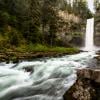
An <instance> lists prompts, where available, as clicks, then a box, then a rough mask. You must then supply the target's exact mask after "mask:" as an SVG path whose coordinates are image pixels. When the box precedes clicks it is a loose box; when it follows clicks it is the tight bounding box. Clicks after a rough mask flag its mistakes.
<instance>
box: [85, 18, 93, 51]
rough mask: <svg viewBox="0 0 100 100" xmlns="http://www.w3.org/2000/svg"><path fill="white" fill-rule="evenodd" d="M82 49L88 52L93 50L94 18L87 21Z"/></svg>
mask: <svg viewBox="0 0 100 100" xmlns="http://www.w3.org/2000/svg"><path fill="white" fill-rule="evenodd" d="M84 49H85V50H88V51H90V50H93V49H94V18H91V19H87V25H86V35H85V48H84Z"/></svg>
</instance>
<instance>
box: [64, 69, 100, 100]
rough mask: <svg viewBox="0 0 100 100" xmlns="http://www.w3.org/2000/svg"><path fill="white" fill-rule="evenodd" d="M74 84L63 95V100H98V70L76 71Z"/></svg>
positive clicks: (99, 95) (99, 79)
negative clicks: (76, 77)
mask: <svg viewBox="0 0 100 100" xmlns="http://www.w3.org/2000/svg"><path fill="white" fill-rule="evenodd" d="M77 76H78V79H77V81H76V83H75V84H74V85H73V86H72V87H71V88H70V89H69V91H67V92H66V93H65V94H64V100H100V69H82V70H78V71H77Z"/></svg>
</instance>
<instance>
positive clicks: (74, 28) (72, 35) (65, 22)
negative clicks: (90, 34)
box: [57, 10, 85, 46]
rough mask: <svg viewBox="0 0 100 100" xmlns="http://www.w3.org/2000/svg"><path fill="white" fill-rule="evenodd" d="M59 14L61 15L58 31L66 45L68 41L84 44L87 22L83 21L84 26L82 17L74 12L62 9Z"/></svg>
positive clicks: (77, 44)
mask: <svg viewBox="0 0 100 100" xmlns="http://www.w3.org/2000/svg"><path fill="white" fill-rule="evenodd" d="M58 16H59V17H60V20H59V27H58V32H57V37H58V39H59V40H61V41H63V43H64V44H65V45H66V43H70V44H72V45H76V46H81V45H83V41H84V33H85V31H84V26H85V23H84V22H83V24H84V26H82V23H81V21H82V18H81V17H80V16H77V15H75V14H74V13H68V12H66V11H61V10H60V11H59V12H58ZM79 43H80V44H79Z"/></svg>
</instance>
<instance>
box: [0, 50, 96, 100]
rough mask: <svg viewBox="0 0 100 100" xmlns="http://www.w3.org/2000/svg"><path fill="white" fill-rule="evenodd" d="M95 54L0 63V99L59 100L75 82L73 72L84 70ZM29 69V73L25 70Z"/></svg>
mask: <svg viewBox="0 0 100 100" xmlns="http://www.w3.org/2000/svg"><path fill="white" fill-rule="evenodd" d="M94 56H95V52H82V53H79V54H75V55H66V56H63V57H57V58H44V59H42V60H41V59H37V60H33V61H23V62H20V63H18V64H13V63H9V64H6V63H0V100H63V95H64V93H65V92H66V91H67V90H68V89H69V88H70V87H71V86H72V85H73V84H74V82H75V81H76V78H77V76H76V69H79V68H84V67H87V65H88V62H89V61H90V60H91V59H92V58H93V57H94ZM26 68H30V69H31V70H32V71H31V72H26V71H25V69H26Z"/></svg>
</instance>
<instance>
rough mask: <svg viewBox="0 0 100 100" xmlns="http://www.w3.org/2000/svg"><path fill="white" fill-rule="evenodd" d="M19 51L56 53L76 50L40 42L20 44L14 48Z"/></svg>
mask: <svg viewBox="0 0 100 100" xmlns="http://www.w3.org/2000/svg"><path fill="white" fill-rule="evenodd" d="M16 51H19V52H58V53H69V54H70V53H74V52H78V51H79V50H78V49H77V48H65V47H50V46H45V45H41V44H30V45H22V46H20V47H17V48H16Z"/></svg>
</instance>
